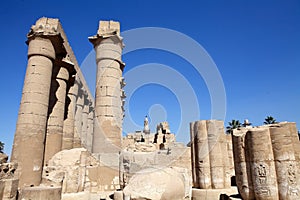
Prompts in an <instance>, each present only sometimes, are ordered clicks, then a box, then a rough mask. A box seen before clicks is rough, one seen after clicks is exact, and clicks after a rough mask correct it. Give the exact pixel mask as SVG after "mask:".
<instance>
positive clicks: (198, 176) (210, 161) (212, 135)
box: [190, 120, 232, 189]
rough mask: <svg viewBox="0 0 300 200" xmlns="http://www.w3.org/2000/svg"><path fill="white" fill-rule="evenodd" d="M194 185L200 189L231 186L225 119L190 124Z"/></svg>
mask: <svg viewBox="0 0 300 200" xmlns="http://www.w3.org/2000/svg"><path fill="white" fill-rule="evenodd" d="M190 132H191V151H192V152H191V153H192V176H193V185H194V187H195V188H199V189H223V188H229V187H230V178H231V175H232V174H231V171H230V162H229V160H228V152H227V140H226V135H225V133H224V124H223V121H218V120H201V121H196V122H192V123H191V124H190Z"/></svg>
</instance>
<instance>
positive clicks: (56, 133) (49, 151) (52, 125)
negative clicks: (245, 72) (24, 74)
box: [44, 66, 69, 164]
mask: <svg viewBox="0 0 300 200" xmlns="http://www.w3.org/2000/svg"><path fill="white" fill-rule="evenodd" d="M68 80H69V72H68V69H66V68H64V67H62V66H55V67H54V70H53V74H52V83H51V90H50V105H49V107H50V109H49V110H50V111H51V112H50V114H49V118H48V122H47V133H46V144H45V155H44V164H47V162H48V160H49V159H50V158H52V156H53V155H55V154H56V153H57V152H59V151H60V150H61V149H62V141H63V125H64V116H65V101H66V93H67V81H68Z"/></svg>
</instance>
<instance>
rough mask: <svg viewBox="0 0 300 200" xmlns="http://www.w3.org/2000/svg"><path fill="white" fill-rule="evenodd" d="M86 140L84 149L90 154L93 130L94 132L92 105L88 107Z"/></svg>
mask: <svg viewBox="0 0 300 200" xmlns="http://www.w3.org/2000/svg"><path fill="white" fill-rule="evenodd" d="M87 125H88V127H87V139H86V148H87V150H88V151H90V152H92V145H93V130H94V108H93V107H92V105H90V107H89V115H88V121H87Z"/></svg>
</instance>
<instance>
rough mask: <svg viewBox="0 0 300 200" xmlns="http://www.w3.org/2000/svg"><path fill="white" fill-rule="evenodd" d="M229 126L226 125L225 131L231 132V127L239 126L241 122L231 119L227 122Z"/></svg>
mask: <svg viewBox="0 0 300 200" xmlns="http://www.w3.org/2000/svg"><path fill="white" fill-rule="evenodd" d="M228 124H229V126H227V127H226V133H227V134H230V133H232V131H233V129H236V128H240V127H241V126H242V124H241V122H240V121H239V120H234V119H233V120H231V122H228Z"/></svg>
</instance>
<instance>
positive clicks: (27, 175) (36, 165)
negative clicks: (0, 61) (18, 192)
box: [11, 37, 55, 187]
mask: <svg viewBox="0 0 300 200" xmlns="http://www.w3.org/2000/svg"><path fill="white" fill-rule="evenodd" d="M53 59H55V50H54V47H53V45H52V43H51V41H50V40H49V39H46V38H40V37H36V38H33V39H31V40H29V46H28V65H27V71H26V76H25V81H24V87H23V94H22V100H21V104H20V109H19V116H18V122H17V127H16V133H15V138H14V145H13V151H12V158H11V160H12V161H13V162H17V163H18V168H17V172H18V174H19V178H20V182H19V187H24V186H30V185H34V186H36V185H39V184H40V182H41V176H42V168H43V159H44V148H45V146H44V142H45V135H46V124H47V114H48V106H49V94H50V85H51V76H52V68H53V62H52V60H53Z"/></svg>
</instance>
